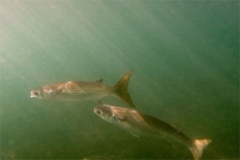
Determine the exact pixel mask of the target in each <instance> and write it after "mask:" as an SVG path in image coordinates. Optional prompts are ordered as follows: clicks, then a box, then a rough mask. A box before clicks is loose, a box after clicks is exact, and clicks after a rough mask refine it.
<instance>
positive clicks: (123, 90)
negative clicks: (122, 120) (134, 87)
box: [113, 71, 135, 107]
mask: <svg viewBox="0 0 240 160" xmlns="http://www.w3.org/2000/svg"><path fill="white" fill-rule="evenodd" d="M131 74H132V72H131V71H129V72H127V73H126V74H125V75H124V77H123V78H122V79H120V81H118V82H117V84H116V85H114V86H113V89H114V93H115V94H116V95H117V96H118V97H120V98H121V99H122V100H123V101H124V102H126V103H127V104H128V105H130V106H131V107H135V105H134V104H133V102H132V99H131V97H130V94H129V93H128V82H129V79H130V77H131Z"/></svg>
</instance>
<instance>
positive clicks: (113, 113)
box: [94, 104, 126, 125]
mask: <svg viewBox="0 0 240 160" xmlns="http://www.w3.org/2000/svg"><path fill="white" fill-rule="evenodd" d="M122 110H123V111H125V109H122V108H121V109H119V107H114V106H110V105H106V104H105V105H101V106H97V107H95V108H94V113H96V114H97V115H98V116H99V117H101V118H102V119H103V120H105V121H107V122H110V123H114V124H117V125H122V124H123V123H125V120H126V117H125V114H124V113H123V111H122Z"/></svg>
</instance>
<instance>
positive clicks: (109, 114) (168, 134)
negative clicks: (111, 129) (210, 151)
mask: <svg viewBox="0 0 240 160" xmlns="http://www.w3.org/2000/svg"><path fill="white" fill-rule="evenodd" d="M94 113H96V114H97V115H98V116H99V117H101V118H102V119H104V120H105V121H108V122H110V123H112V124H115V125H117V126H119V127H121V128H123V129H125V130H127V131H128V132H129V133H130V134H132V135H134V136H137V137H139V136H142V135H143V136H146V135H150V136H157V137H160V138H167V139H171V140H175V141H177V142H180V143H182V144H184V145H185V146H186V147H187V148H188V149H189V150H190V151H191V153H192V155H193V158H194V159H195V160H199V159H200V158H201V156H202V152H203V150H204V149H205V148H206V147H207V146H208V144H209V143H211V141H212V140H210V139H190V138H189V137H187V136H186V135H184V134H183V133H182V132H180V131H179V130H178V129H177V128H175V127H173V126H171V125H169V124H168V123H166V122H164V121H161V120H159V119H157V118H155V117H152V116H149V115H146V114H143V113H140V112H138V111H137V110H132V109H127V108H121V107H116V106H111V105H101V106H97V107H95V108H94Z"/></svg>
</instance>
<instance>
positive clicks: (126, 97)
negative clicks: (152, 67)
mask: <svg viewBox="0 0 240 160" xmlns="http://www.w3.org/2000/svg"><path fill="white" fill-rule="evenodd" d="M131 74H132V72H130V71H129V72H127V73H126V74H125V75H124V77H123V78H122V79H121V80H120V81H118V82H117V83H116V84H115V85H114V86H111V87H108V86H105V85H103V84H102V81H103V80H102V79H100V80H97V81H95V82H83V81H68V82H63V83H55V84H49V85H45V86H43V87H40V88H37V89H34V90H32V91H31V95H30V97H32V98H39V99H53V100H69V101H75V100H77V101H88V100H94V101H100V100H101V99H102V98H104V97H106V96H116V97H118V98H120V99H122V100H123V101H124V102H126V103H127V104H128V105H129V106H131V107H135V105H134V104H133V102H132V99H131V97H130V94H129V92H128V83H129V79H130V77H131Z"/></svg>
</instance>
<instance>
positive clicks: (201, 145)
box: [189, 139, 212, 160]
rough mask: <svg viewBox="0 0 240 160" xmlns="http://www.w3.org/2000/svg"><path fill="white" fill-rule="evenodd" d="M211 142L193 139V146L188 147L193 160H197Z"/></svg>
mask: <svg viewBox="0 0 240 160" xmlns="http://www.w3.org/2000/svg"><path fill="white" fill-rule="evenodd" d="M211 142H212V140H210V139H195V140H194V141H193V146H192V147H190V148H189V149H190V151H191V152H192V155H193V158H194V160H199V159H200V158H201V156H202V153H203V150H204V149H205V148H206V147H207V146H208V145H209V144H210V143H211Z"/></svg>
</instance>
